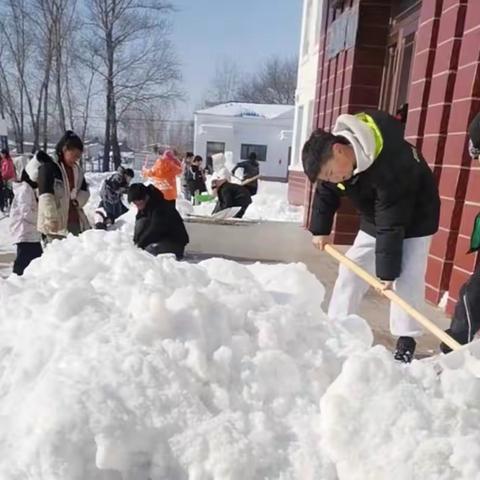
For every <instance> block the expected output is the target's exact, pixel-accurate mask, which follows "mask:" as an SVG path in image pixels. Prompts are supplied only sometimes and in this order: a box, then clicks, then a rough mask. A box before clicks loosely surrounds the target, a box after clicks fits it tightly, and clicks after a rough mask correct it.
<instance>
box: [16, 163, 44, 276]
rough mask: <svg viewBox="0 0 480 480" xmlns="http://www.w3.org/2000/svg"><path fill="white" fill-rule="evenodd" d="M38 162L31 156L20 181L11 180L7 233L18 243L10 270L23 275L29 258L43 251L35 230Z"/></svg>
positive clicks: (31, 258) (37, 232)
mask: <svg viewBox="0 0 480 480" xmlns="http://www.w3.org/2000/svg"><path fill="white" fill-rule="evenodd" d="M39 167H40V163H39V162H38V160H37V159H36V158H32V159H31V160H30V161H29V162H28V163H27V165H26V166H25V169H24V170H23V171H22V175H21V179H20V182H18V183H14V184H13V191H14V197H13V202H12V208H11V210H10V233H11V234H12V239H13V243H14V244H16V245H17V256H16V258H15V263H14V264H13V273H15V274H17V275H23V272H24V271H25V269H26V268H27V267H28V265H30V262H31V261H32V260H34V259H35V258H38V257H40V256H41V255H42V253H43V250H42V244H41V240H42V236H41V234H40V232H39V231H38V230H37V216H38V198H37V193H36V191H37V188H38V185H37V181H38V170H39Z"/></svg>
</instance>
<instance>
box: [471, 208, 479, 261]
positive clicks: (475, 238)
mask: <svg viewBox="0 0 480 480" xmlns="http://www.w3.org/2000/svg"><path fill="white" fill-rule="evenodd" d="M477 250H480V213H479V214H478V215H477V216H476V217H475V222H474V224H473V232H472V236H471V237H470V250H469V251H468V253H473V252H476V251H477Z"/></svg>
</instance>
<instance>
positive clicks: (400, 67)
mask: <svg viewBox="0 0 480 480" xmlns="http://www.w3.org/2000/svg"><path fill="white" fill-rule="evenodd" d="M392 3H393V4H394V5H393V6H392V16H391V20H390V31H389V35H388V43H387V51H386V58H385V64H384V65H385V66H384V70H383V80H382V89H381V93H380V104H379V107H380V109H382V110H385V111H387V112H389V113H391V114H393V115H396V114H397V113H399V112H400V111H401V110H402V109H403V110H404V112H405V114H406V111H407V109H406V107H405V106H406V105H407V102H408V94H409V89H410V77H411V73H412V65H413V56H414V53H415V33H416V31H417V28H418V22H419V19H420V7H421V5H422V2H421V0H401V1H400V2H392ZM404 120H405V121H406V118H405V119H404Z"/></svg>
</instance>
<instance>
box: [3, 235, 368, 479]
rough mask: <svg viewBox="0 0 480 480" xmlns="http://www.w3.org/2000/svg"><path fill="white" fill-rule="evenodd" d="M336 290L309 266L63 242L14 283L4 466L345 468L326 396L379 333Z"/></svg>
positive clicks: (298, 471)
mask: <svg viewBox="0 0 480 480" xmlns="http://www.w3.org/2000/svg"><path fill="white" fill-rule="evenodd" d="M323 293H324V292H323V288H322V286H321V285H320V284H319V283H318V281H317V280H316V279H315V277H314V276H313V275H312V274H310V273H309V272H308V271H307V270H306V268H305V267H304V266H303V265H275V266H264V265H260V264H257V265H253V266H243V265H240V264H237V263H234V262H229V261H226V260H220V259H212V260H208V261H204V262H202V263H200V264H196V265H194V264H189V263H186V262H180V263H179V262H177V261H175V260H174V259H173V258H172V257H171V256H162V257H158V258H154V257H152V256H150V255H149V254H147V253H145V252H143V251H141V250H138V249H136V248H135V247H133V246H132V244H131V240H130V237H129V236H128V235H127V234H125V233H123V232H107V233H105V232H100V231H89V232H86V233H85V234H83V235H82V236H81V237H80V238H74V237H69V238H68V239H67V240H64V241H62V242H54V243H53V244H52V245H50V246H49V247H48V248H47V250H46V252H45V254H44V256H43V257H42V258H40V259H39V260H36V261H34V262H33V263H32V265H31V266H30V268H29V269H28V271H27V272H26V274H25V275H24V276H23V277H16V276H11V277H10V278H9V279H7V280H0V305H2V313H3V314H2V321H1V322H0V352H1V361H0V374H1V377H0V388H1V395H0V419H1V423H2V428H1V430H0V453H1V455H0V478H8V479H11V480H14V479H24V478H26V475H27V477H28V478H31V479H43V478H51V479H62V480H73V479H75V480H77V479H78V480H80V479H86V478H88V479H90V480H94V479H104V478H123V479H138V480H141V479H145V480H146V479H151V480H156V479H166V478H168V479H171V480H175V479H185V478H189V479H216V480H220V479H222V480H224V479H242V480H245V479H257V478H272V479H273V478H285V479H287V478H292V479H294V478H302V479H307V478H322V479H330V478H331V479H334V478H336V477H335V474H334V466H333V464H332V463H331V462H330V461H329V460H328V458H327V457H326V456H325V454H324V452H323V450H322V449H321V448H319V442H320V440H321V439H320V437H319V432H318V426H319V424H318V421H319V415H320V407H319V399H320V398H321V397H322V396H323V395H324V393H325V391H326V389H327V388H328V386H329V384H330V383H331V382H332V381H333V380H334V378H335V377H336V376H337V375H338V374H339V372H340V369H341V365H342V363H343V361H344V360H345V358H347V356H348V355H351V354H353V353H355V352H361V351H364V350H365V349H366V348H367V347H368V346H369V345H370V344H371V342H372V334H371V331H370V329H369V328H368V327H367V325H366V323H365V322H364V321H363V320H360V319H358V318H355V319H352V320H351V321H350V322H347V323H332V322H330V321H329V320H328V319H327V318H326V316H325V315H324V313H323V312H322V310H321V308H320V300H321V297H322V296H323ZM104 471H115V472H119V473H121V475H122V476H121V477H115V476H111V477H105V476H104Z"/></svg>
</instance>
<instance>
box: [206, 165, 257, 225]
mask: <svg viewBox="0 0 480 480" xmlns="http://www.w3.org/2000/svg"><path fill="white" fill-rule="evenodd" d="M212 191H213V194H214V195H215V196H216V197H217V204H216V205H215V209H214V210H213V212H212V215H214V214H215V213H218V212H220V211H222V210H225V209H227V208H231V207H241V209H240V211H239V212H238V213H237V214H236V215H235V217H234V218H243V216H244V215H245V212H246V211H247V208H248V206H249V205H250V204H251V203H252V197H251V195H250V192H249V191H248V189H247V188H246V187H243V186H242V185H238V184H236V183H230V172H229V171H228V170H227V168H226V167H223V168H222V169H220V171H218V172H217V173H215V174H214V178H213V179H212Z"/></svg>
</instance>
